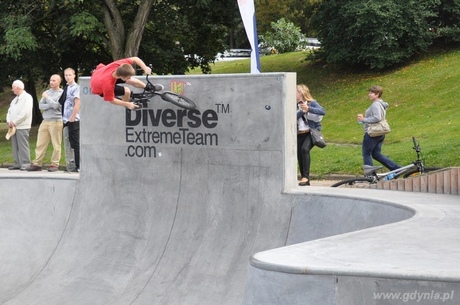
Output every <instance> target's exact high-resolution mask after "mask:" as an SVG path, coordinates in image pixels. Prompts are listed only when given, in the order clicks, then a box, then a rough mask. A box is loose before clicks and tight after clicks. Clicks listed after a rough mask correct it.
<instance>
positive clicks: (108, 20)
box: [104, 0, 156, 60]
mask: <svg viewBox="0 0 460 305" xmlns="http://www.w3.org/2000/svg"><path fill="white" fill-rule="evenodd" d="M155 1H156V0H142V1H141V3H140V5H139V8H138V11H137V15H136V18H135V19H134V22H133V25H132V27H131V29H130V30H129V32H128V36H126V31H125V26H124V24H123V19H122V17H121V13H120V11H119V10H118V8H117V6H116V4H115V1H114V0H104V2H105V6H104V24H105V28H106V29H107V34H108V36H109V45H110V50H111V52H112V59H113V60H117V59H120V58H125V57H131V56H137V54H138V52H139V46H140V44H141V41H142V35H143V33H144V29H145V25H146V24H147V20H148V16H149V13H150V10H151V9H152V6H153V4H154V3H155Z"/></svg>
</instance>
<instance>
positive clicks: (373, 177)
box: [331, 137, 439, 187]
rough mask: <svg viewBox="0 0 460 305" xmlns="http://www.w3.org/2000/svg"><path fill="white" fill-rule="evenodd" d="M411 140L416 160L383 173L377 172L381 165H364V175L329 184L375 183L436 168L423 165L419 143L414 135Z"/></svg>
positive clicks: (336, 185)
mask: <svg viewBox="0 0 460 305" xmlns="http://www.w3.org/2000/svg"><path fill="white" fill-rule="evenodd" d="M412 142H413V144H414V147H413V149H414V150H415V152H416V153H417V160H415V161H412V163H411V164H409V165H406V166H403V167H400V168H398V169H395V170H392V171H389V172H385V173H377V171H378V170H379V169H381V168H382V167H383V166H370V165H364V167H363V169H364V177H355V178H350V179H345V180H342V181H339V182H337V183H335V184H333V185H331V187H338V186H344V187H351V186H353V185H355V184H357V183H364V184H375V183H377V182H379V181H388V180H394V179H397V178H399V177H401V176H402V177H403V178H408V177H413V176H417V175H422V174H424V173H427V172H431V171H435V170H438V169H439V168H438V167H428V168H427V167H425V164H424V163H423V157H422V150H421V148H420V144H419V143H417V141H416V140H415V137H412Z"/></svg>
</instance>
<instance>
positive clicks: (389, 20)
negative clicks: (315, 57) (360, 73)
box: [315, 0, 439, 69]
mask: <svg viewBox="0 0 460 305" xmlns="http://www.w3.org/2000/svg"><path fill="white" fill-rule="evenodd" d="M437 4H439V0H421V1H419V0H408V1H405V2H403V1H397V0H378V1H377V0H340V1H339V0H325V1H324V2H323V4H322V5H321V7H320V9H319V11H318V15H317V16H316V19H315V20H316V22H317V23H318V24H319V29H320V30H319V32H318V38H319V40H320V41H321V52H320V54H319V56H320V57H321V58H323V59H324V60H326V61H327V62H328V63H342V64H347V65H357V66H365V67H370V68H375V69H382V68H385V67H390V66H393V65H395V64H399V63H402V62H404V61H406V60H408V59H409V58H411V57H413V56H414V55H415V54H417V53H419V52H423V51H425V50H426V49H427V48H428V47H429V46H430V44H431V43H432V40H433V34H432V32H430V31H429V28H430V26H429V24H428V18H429V17H432V16H434V13H433V9H434V8H435V7H436V5H437Z"/></svg>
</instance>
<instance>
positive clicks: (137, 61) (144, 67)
mask: <svg viewBox="0 0 460 305" xmlns="http://www.w3.org/2000/svg"><path fill="white" fill-rule="evenodd" d="M130 59H131V60H132V61H133V63H135V64H136V65H138V66H139V67H141V69H142V70H144V72H145V74H147V75H150V74H152V69H150V68H149V67H147V65H146V64H145V63H144V62H143V61H142V59H140V58H139V57H136V56H134V57H130Z"/></svg>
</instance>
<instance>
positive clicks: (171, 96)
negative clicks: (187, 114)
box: [159, 91, 196, 109]
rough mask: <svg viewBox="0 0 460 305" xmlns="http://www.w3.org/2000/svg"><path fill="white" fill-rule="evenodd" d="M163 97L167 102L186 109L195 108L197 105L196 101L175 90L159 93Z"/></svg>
mask: <svg viewBox="0 0 460 305" xmlns="http://www.w3.org/2000/svg"><path fill="white" fill-rule="evenodd" d="M159 95H160V96H161V98H162V99H163V100H165V101H167V102H170V103H173V104H174V105H176V106H178V107H181V108H184V109H195V108H196V105H195V103H194V102H193V101H192V100H191V99H189V98H188V97H185V96H183V95H179V94H177V93H174V92H170V91H164V92H162V93H159Z"/></svg>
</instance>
